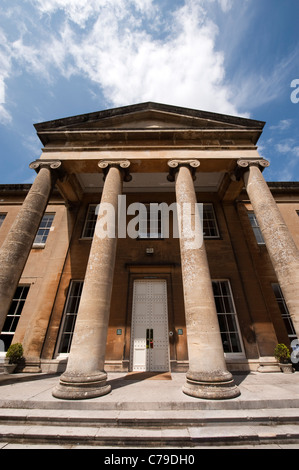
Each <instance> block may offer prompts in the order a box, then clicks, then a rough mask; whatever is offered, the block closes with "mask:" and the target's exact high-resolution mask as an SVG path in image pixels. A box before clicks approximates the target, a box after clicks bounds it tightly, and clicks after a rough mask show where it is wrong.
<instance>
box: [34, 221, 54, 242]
mask: <svg viewBox="0 0 299 470" xmlns="http://www.w3.org/2000/svg"><path fill="white" fill-rule="evenodd" d="M53 220H54V214H45V215H44V216H43V218H42V221H41V223H40V226H39V229H38V231H37V234H36V236H35V240H34V243H35V244H37V245H44V244H45V243H46V241H47V238H48V235H49V232H50V228H51V226H52V223H53Z"/></svg>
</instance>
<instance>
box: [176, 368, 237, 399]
mask: <svg viewBox="0 0 299 470" xmlns="http://www.w3.org/2000/svg"><path fill="white" fill-rule="evenodd" d="M182 390H183V392H184V393H185V394H186V395H190V396H191V397H195V398H204V399H206V400H226V399H229V398H236V397H238V396H239V395H240V390H239V388H238V387H237V386H236V385H235V383H234V379H233V376H232V375H231V373H230V372H224V373H211V374H209V373H201V374H200V373H195V374H194V373H193V374H192V373H187V374H186V383H185V385H184V386H183V389H182Z"/></svg>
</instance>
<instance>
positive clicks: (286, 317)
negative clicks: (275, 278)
mask: <svg viewBox="0 0 299 470" xmlns="http://www.w3.org/2000/svg"><path fill="white" fill-rule="evenodd" d="M271 286H272V290H273V294H274V296H275V299H276V302H277V305H278V308H279V311H280V313H281V317H282V320H283V323H284V325H285V328H286V332H287V335H288V337H289V339H290V342H292V340H293V339H296V338H297V335H296V331H295V328H294V324H293V321H292V317H291V315H290V312H289V309H288V307H287V304H286V301H285V298H284V296H283V293H282V290H281V287H280V285H279V283H278V282H272V283H271ZM275 290H278V291H279V292H278V294H279V296H278V295H276V292H275ZM281 306H282V307H283V310H284V312H282V308H281ZM287 325H288V326H289V328H290V331H293V332H294V333H292V334H289V328H288V327H287Z"/></svg>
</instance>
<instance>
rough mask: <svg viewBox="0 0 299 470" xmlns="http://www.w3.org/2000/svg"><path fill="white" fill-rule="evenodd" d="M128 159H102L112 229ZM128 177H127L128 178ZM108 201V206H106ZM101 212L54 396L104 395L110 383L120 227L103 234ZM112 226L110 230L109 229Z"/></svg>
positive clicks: (109, 221)
mask: <svg viewBox="0 0 299 470" xmlns="http://www.w3.org/2000/svg"><path fill="white" fill-rule="evenodd" d="M129 164H130V163H129V162H126V161H125V162H118V164H117V162H113V163H112V162H100V163H99V166H100V167H101V168H104V169H106V170H108V171H107V173H106V179H105V184H104V188H103V192H102V198H101V204H106V207H107V208H108V209H109V208H110V209H111V210H109V211H107V214H106V215H105V221H106V222H107V225H108V226H109V233H110V234H111V233H112V232H113V227H114V226H115V224H116V221H117V220H118V196H119V195H120V194H121V192H122V172H121V170H122V168H124V167H126V168H128V166H129ZM126 180H128V179H126ZM107 204H108V206H107ZM101 226H102V221H101V214H100V213H99V214H98V218H97V222H96V227H95V232H94V236H93V241H92V245H91V249H90V255H89V260H88V265H87V269H86V275H85V280H84V286H83V290H82V295H81V300H80V306H79V310H78V314H77V320H76V326H75V330H74V335H73V340H72V345H71V350H70V354H69V358H68V364H67V369H66V371H65V373H64V374H62V376H61V377H60V383H59V385H58V386H57V387H56V388H55V389H54V390H53V396H54V397H56V398H64V399H70V400H74V399H83V398H93V397H99V396H102V395H105V394H107V393H109V392H110V390H111V386H110V385H108V384H107V383H106V380H107V374H106V372H105V371H104V363H105V352H106V342H107V333H108V322H109V315H110V301H111V292H112V285H113V275H114V264H115V254H116V246H117V238H116V237H117V231H115V236H114V237H113V236H109V235H108V236H106V237H103V234H102V233H101V232H102V231H101ZM110 230H111V231H110Z"/></svg>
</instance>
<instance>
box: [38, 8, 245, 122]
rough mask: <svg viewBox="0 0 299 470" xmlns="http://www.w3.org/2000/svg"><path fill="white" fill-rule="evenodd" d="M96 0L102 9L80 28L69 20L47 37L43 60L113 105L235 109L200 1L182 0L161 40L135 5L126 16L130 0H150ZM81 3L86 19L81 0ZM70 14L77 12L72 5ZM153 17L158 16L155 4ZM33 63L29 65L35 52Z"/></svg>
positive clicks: (214, 31)
mask: <svg viewBox="0 0 299 470" xmlns="http://www.w3.org/2000/svg"><path fill="white" fill-rule="evenodd" d="M36 1H39V3H40V0H36ZM66 3H67V0H55V2H53V3H52V2H51V3H47V2H45V3H42V5H43V7H44V11H50V8H52V7H53V4H56V5H61V6H62V5H66ZM102 3H103V10H101V13H100V14H98V15H97V18H96V20H95V21H94V23H93V24H92V26H91V27H90V29H89V30H88V31H85V32H84V33H83V34H78V32H77V31H76V30H75V29H74V28H73V27H72V25H71V24H70V23H69V22H67V23H66V24H65V26H64V29H63V30H62V31H61V32H60V40H59V41H58V39H57V37H56V38H55V39H54V38H52V44H50V45H49V47H48V48H47V49H48V50H49V51H50V52H49V54H50V56H48V61H47V62H48V63H50V62H51V61H50V60H49V58H50V57H54V56H55V62H54V63H55V65H56V66H57V67H59V68H60V70H61V72H62V73H63V74H64V75H65V76H68V77H69V76H70V75H71V74H79V75H84V76H87V77H88V78H89V79H90V80H92V81H93V82H95V83H96V84H98V85H99V87H100V88H101V89H102V91H103V94H104V96H105V98H106V100H107V101H108V102H109V103H111V104H112V105H115V106H119V105H124V104H130V103H136V102H140V101H148V100H151V101H161V102H167V103H169V104H176V105H182V106H189V107H194V108H200V109H207V110H212V111H218V112H223V113H228V114H236V113H237V109H236V108H235V107H234V106H233V105H232V104H231V102H230V99H231V95H230V92H229V88H228V87H226V86H225V85H224V83H223V80H224V76H225V69H224V58H223V55H222V54H221V53H219V52H216V51H215V48H214V43H215V37H216V35H217V27H216V26H215V24H214V23H212V22H211V21H210V20H208V19H207V18H206V16H205V11H204V9H203V8H202V5H201V4H200V3H199V2H193V1H187V2H186V4H185V5H184V6H183V7H182V8H180V9H179V10H177V11H175V12H174V13H173V15H170V16H169V17H168V20H169V21H170V20H171V23H169V24H168V27H169V29H168V30H167V32H168V34H167V36H166V38H165V39H164V40H161V39H155V37H153V35H152V34H151V28H148V29H147V30H146V29H143V28H142V27H140V21H141V19H142V18H141V16H140V14H139V13H140V12H139V13H136V12H135V13H136V14H135V16H132V6H134V7H137V6H139V8H140V9H141V8H142V12H141V13H145V15H147V14H151V15H153V11H150V12H149V6H150V1H148V2H145V6H143V7H141V2H139V1H137V0H134V1H131V2H130V1H128V2H124V3H123V5H125V4H126V6H127V8H123V9H118V10H116V9H115V5H114V3H115V2H108V3H107V2H102ZM142 5H143V4H142ZM75 6H76V2H75V4H74V7H75ZM81 6H82V9H83V10H82V11H83V12H84V15H85V16H84V15H83V13H82V15H83V16H84V18H85V19H86V17H87V16H88V10H85V9H84V8H85V2H83V3H82V5H81ZM47 8H48V10H47ZM86 8H87V7H86ZM77 14H78V15H79V13H78V12H77ZM69 15H71V16H72V18H73V19H74V18H75V13H69ZM83 16H82V17H80V18H81V19H82V18H83ZM76 18H77V20H76V21H79V16H77V17H76ZM155 21H156V22H158V23H159V22H160V21H162V19H161V17H160V16H159V15H158V13H157V12H156V16H155ZM31 64H32V66H34V65H35V57H34V56H33V57H32V61H31ZM70 64H71V65H70Z"/></svg>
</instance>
